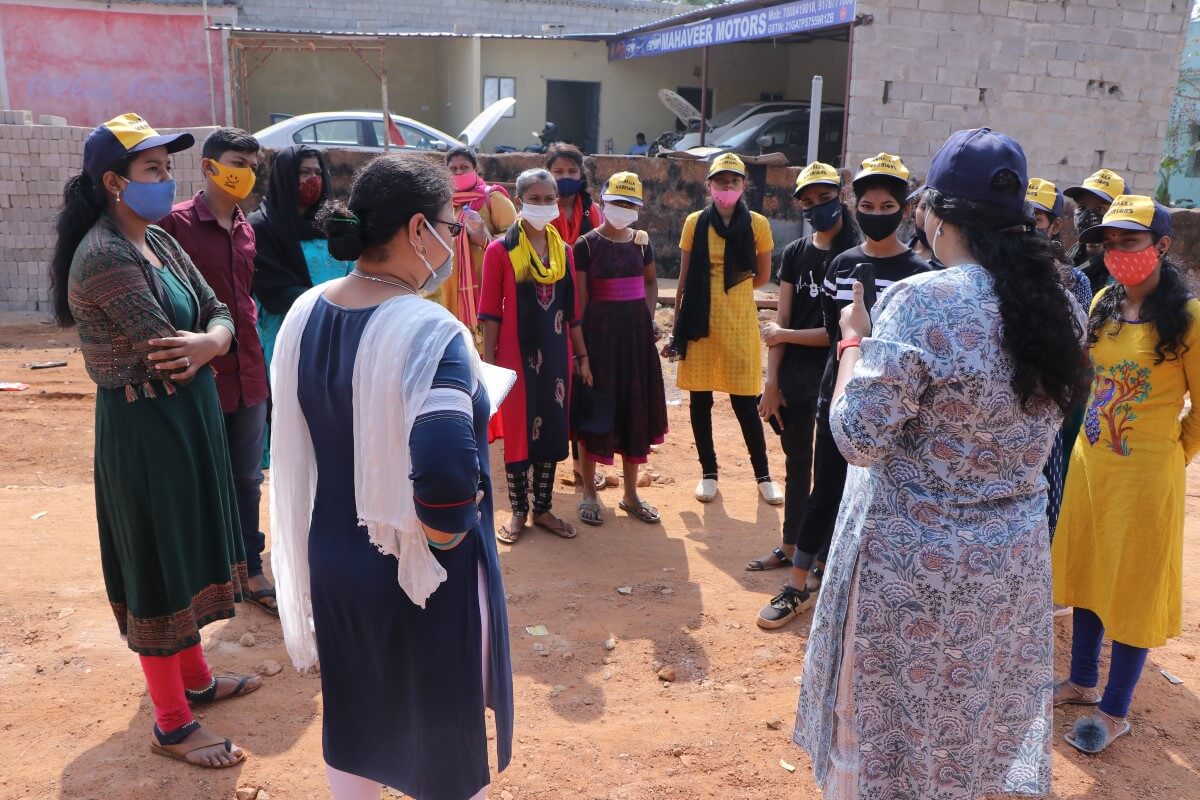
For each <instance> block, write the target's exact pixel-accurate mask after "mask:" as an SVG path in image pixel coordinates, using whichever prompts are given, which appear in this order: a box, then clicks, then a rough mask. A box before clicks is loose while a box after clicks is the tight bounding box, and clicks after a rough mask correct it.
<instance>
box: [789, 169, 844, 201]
mask: <svg viewBox="0 0 1200 800" xmlns="http://www.w3.org/2000/svg"><path fill="white" fill-rule="evenodd" d="M817 184H824V185H827V186H837V187H839V188H840V187H841V185H842V176H841V175H839V174H838V171H837V170H836V169H834V168H833V167H831V166H829V165H828V164H822V163H821V162H820V161H814V162H812V163H811V164H809V165H808V166H807V167H805V168H804V169H802V170H801V171H800V175H799V176H798V177H797V178H796V191H794V192H792V197H799V196H800V192H802V191H804V190H805V189H807V188H808V187H809V186H814V185H817Z"/></svg>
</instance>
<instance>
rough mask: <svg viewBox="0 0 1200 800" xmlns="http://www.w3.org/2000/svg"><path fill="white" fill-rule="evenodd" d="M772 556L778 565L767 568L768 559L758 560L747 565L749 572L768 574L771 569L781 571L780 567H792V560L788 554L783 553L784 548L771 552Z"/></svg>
mask: <svg viewBox="0 0 1200 800" xmlns="http://www.w3.org/2000/svg"><path fill="white" fill-rule="evenodd" d="M771 555H772V556H774V557H775V560H776V561H777V562H778V563H777V564H772V565H771V566H767V563H766V561H767V560H766V559H764V558H756V559H754V560H753V561H751V562H750V563H749V564H747V565H746V571H747V572H766V571H767V570H769V569H779V568H780V567H788V566H791V564H792V560H791V559H790V558H788V555H787V553H785V552H783V548H780V547H776V548H775V549H774V550H772V551H771Z"/></svg>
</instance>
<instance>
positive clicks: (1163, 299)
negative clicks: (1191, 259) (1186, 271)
mask: <svg viewBox="0 0 1200 800" xmlns="http://www.w3.org/2000/svg"><path fill="white" fill-rule="evenodd" d="M1159 238H1160V237H1158V236H1156V237H1154V241H1155V242H1157V241H1158V240H1159ZM1191 298H1192V293H1191V291H1190V290H1189V289H1188V287H1187V283H1186V282H1185V281H1184V280H1183V274H1182V272H1181V270H1180V267H1179V265H1178V264H1176V263H1175V262H1174V261H1173V260H1172V259H1171V258H1169V257H1168V256H1163V259H1162V272H1161V274H1160V276H1159V279H1158V286H1156V287H1154V291H1152V292H1151V293H1150V294H1148V295H1147V296H1146V299H1145V300H1143V301H1142V310H1141V312H1140V314H1139V316H1140V317H1141V321H1142V322H1143V323H1153V325H1154V329H1155V331H1156V332H1157V333H1158V342H1157V343H1156V344H1155V345H1154V356H1155V358H1154V363H1155V364H1161V363H1163V362H1164V361H1169V360H1172V359H1176V358H1179V357H1180V356H1181V355H1183V354H1184V353H1186V352H1187V351H1188V347H1187V345H1186V344H1184V341H1183V340H1184V337H1185V336H1186V335H1187V332H1188V328H1190V327H1191V325H1192V315H1191V313H1190V312H1189V311H1188V310H1187V304H1188V301H1189V300H1191ZM1124 302H1125V287H1124V286H1122V285H1121V284H1119V283H1115V282H1114V283H1113V284H1111V285H1110V286H1109V287H1108V291H1106V292H1104V293H1103V294H1102V295H1101V296H1100V299H1099V300H1097V301H1096V305H1095V307H1094V308H1093V309H1092V313H1091V315H1090V316H1089V317H1088V343H1089V344H1095V343H1096V342H1098V341H1100V334H1101V332H1102V331H1104V329H1105V328H1106V327H1107V326H1108V325H1109V324H1110V323H1111V324H1112V328H1111V329H1110V330H1109V334H1108V335H1109V336H1116V335H1117V334H1118V333H1120V332H1121V328H1122V327H1123V326H1124V323H1125V319H1124V316H1123V315H1122V313H1121V306H1122V305H1123V304H1124Z"/></svg>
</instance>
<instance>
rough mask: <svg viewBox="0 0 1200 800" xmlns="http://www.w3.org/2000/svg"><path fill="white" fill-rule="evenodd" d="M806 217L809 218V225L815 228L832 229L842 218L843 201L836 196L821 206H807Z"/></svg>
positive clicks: (820, 229) (818, 229) (819, 229)
mask: <svg viewBox="0 0 1200 800" xmlns="http://www.w3.org/2000/svg"><path fill="white" fill-rule="evenodd" d="M804 218H805V219H806V220H808V224H809V225H812V226H813V230H816V231H821V232H824V231H827V230H830V229H831V228H832V227H833V226H834V225H837V223H838V220H839V219H841V218H842V201H841V200H839V199H838V198H836V197H835V198H833V199H832V200H828V201H826V202H824V203H821V205H819V206H813V207H812V208H806V209H804Z"/></svg>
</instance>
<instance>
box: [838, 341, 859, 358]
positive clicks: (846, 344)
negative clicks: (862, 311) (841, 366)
mask: <svg viewBox="0 0 1200 800" xmlns="http://www.w3.org/2000/svg"><path fill="white" fill-rule="evenodd" d="M851 347H862V337H860V336H855V337H854V338H853V339H842V340H841V341H840V342H838V351H837V355H838V361H841V360H842V353H844V352H845V351H847V350H849V349H850V348H851Z"/></svg>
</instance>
